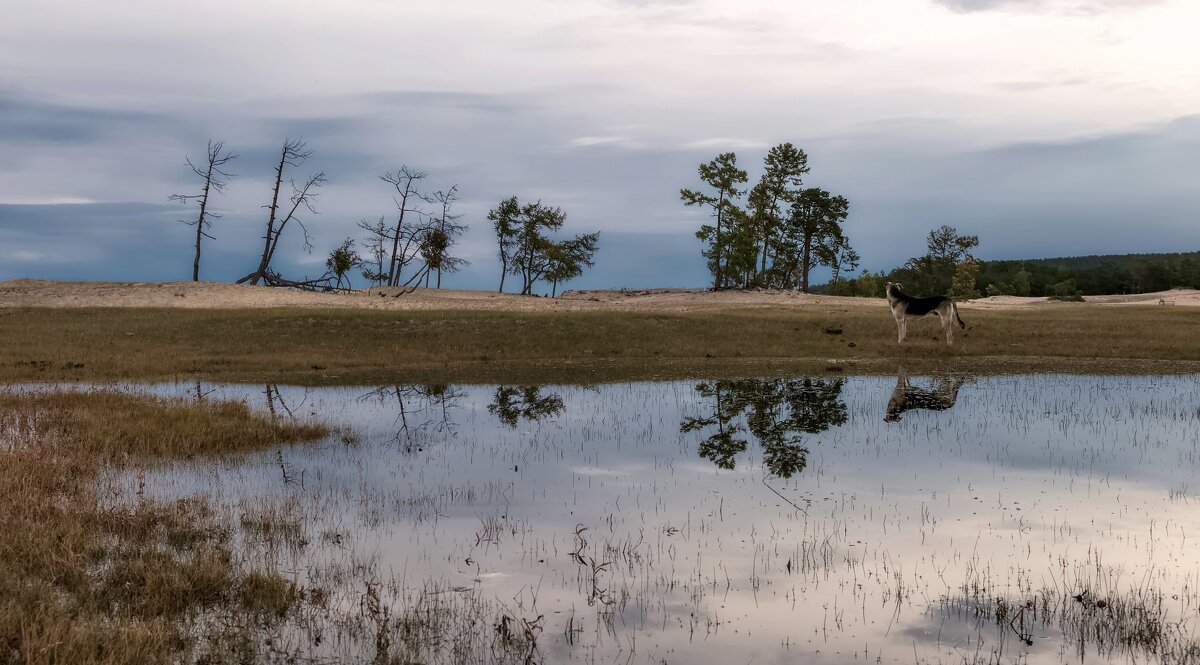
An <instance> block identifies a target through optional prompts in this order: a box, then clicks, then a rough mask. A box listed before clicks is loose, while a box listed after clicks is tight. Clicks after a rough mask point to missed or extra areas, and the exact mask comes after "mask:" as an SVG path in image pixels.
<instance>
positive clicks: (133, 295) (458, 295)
mask: <svg viewBox="0 0 1200 665" xmlns="http://www.w3.org/2000/svg"><path fill="white" fill-rule="evenodd" d="M1086 300H1087V301H1088V302H1092V303H1098V304H1106V305H1158V304H1160V301H1161V302H1163V303H1165V304H1169V305H1176V306H1200V291H1196V290H1175V291H1166V292H1162V293H1144V294H1139V295H1114V296H1088V297H1087V298H1086ZM1052 304H1054V303H1053V302H1052V301H1049V300H1048V299H1046V298H1020V297H1016V296H993V297H990V298H981V299H979V300H972V301H970V302H966V303H962V306H963V308H964V309H1023V308H1030V307H1039V306H1047V305H1052ZM804 305H825V306H835V307H855V308H858V307H882V306H883V300H882V299H870V298H844V297H838V296H821V295H806V294H802V293H796V292H794V291H773V290H762V291H758V290H755V291H719V292H713V291H708V290H705V289H638V290H620V291H568V292H566V293H564V294H562V295H561V296H559V297H557V298H538V297H529V296H518V295H514V294H509V293H495V292H490V291H464V290H457V289H417V290H416V291H413V292H410V293H401V292H400V291H399V290H398V289H392V288H374V289H364V290H361V291H354V292H352V293H317V292H311V291H301V290H298V289H287V288H274V287H268V286H248V285H235V284H229V283H226V282H78V281H52V280H33V279H17V280H10V281H6V282H0V308H3V307H182V308H194V309H251V308H270V307H313V308H342V307H346V308H361V309H382V310H399V311H404V310H431V309H439V310H441V309H468V310H496V311H523V312H528V311H605V310H610V311H664V312H672V311H674V312H679V311H695V310H705V309H730V308H758V307H763V308H771V307H797V306H804Z"/></svg>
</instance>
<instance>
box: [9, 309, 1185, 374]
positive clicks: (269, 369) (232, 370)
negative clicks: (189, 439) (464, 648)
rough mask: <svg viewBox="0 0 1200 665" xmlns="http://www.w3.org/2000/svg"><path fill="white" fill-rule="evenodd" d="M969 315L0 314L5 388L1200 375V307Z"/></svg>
mask: <svg viewBox="0 0 1200 665" xmlns="http://www.w3.org/2000/svg"><path fill="white" fill-rule="evenodd" d="M876 309H878V311H876ZM963 317H964V318H965V319H966V320H967V323H968V325H969V330H967V331H966V332H965V334H964V333H962V332H960V333H959V338H958V343H957V344H956V345H955V346H954V347H953V348H951V349H948V348H946V346H945V345H944V344H943V343H942V342H941V341H940V339H938V340H935V339H934V338H935V337H938V335H939V331H938V329H937V327H936V325H935V323H936V322H935V321H934V320H933V319H928V320H926V321H920V322H916V323H914V324H912V325H910V342H909V343H907V344H906V345H904V346H897V344H896V341H895V327H894V324H893V323H892V321H891V319H890V318H889V316H888V313H887V311H886V309H885V308H883V307H882V306H881V307H879V308H869V307H854V308H849V307H839V306H837V305H830V306H827V305H811V304H810V305H806V306H803V307H796V308H792V309H786V310H783V309H781V310H765V309H761V308H760V309H729V310H716V311H706V312H674V313H661V314H658V313H643V312H495V311H492V312H482V311H412V312H383V311H362V310H349V309H342V310H316V309H268V310H236V311H235V310H181V309H9V310H0V349H2V350H3V353H2V354H0V358H3V360H0V381H9V382H11V381H58V380H115V379H131V380H153V379H193V378H195V379H209V380H220V381H251V382H258V381H263V382H289V383H299V384H309V385H317V384H351V383H359V384H362V383H373V382H380V383H386V382H389V381H394V380H398V379H400V378H404V379H406V380H424V379H430V380H433V379H435V378H440V379H442V380H455V381H512V380H539V379H558V380H576V381H589V380H605V379H629V378H674V377H690V376H697V375H704V374H711V373H712V372H713V371H724V372H730V371H733V372H742V373H749V374H759V373H770V372H772V371H796V370H818V371H819V370H821V369H824V368H825V367H827V366H829V365H830V364H831V363H833V364H840V365H845V369H847V370H853V371H884V372H887V371H892V370H893V369H894V368H895V364H896V363H903V364H905V366H906V367H908V368H909V369H911V370H914V371H916V370H920V369H922V368H932V369H936V367H937V366H939V365H945V364H952V365H954V366H955V367H959V368H963V367H966V368H971V369H974V370H975V371H988V370H989V368H993V369H994V368H997V367H998V368H1001V369H1002V370H1003V369H1009V368H1012V369H1015V370H1017V371H1021V370H1022V369H1041V370H1047V369H1066V370H1077V369H1080V368H1081V366H1083V367H1082V368H1083V369H1084V370H1085V371H1086V370H1089V369H1090V368H1089V367H1087V365H1089V364H1092V365H1098V366H1099V368H1100V369H1101V370H1102V369H1103V368H1104V367H1105V366H1107V365H1113V366H1118V367H1121V368H1123V371H1147V370H1145V369H1143V368H1149V370H1148V371H1163V365H1162V363H1163V362H1168V363H1176V362H1185V363H1188V365H1186V368H1187V369H1190V370H1194V369H1195V368H1196V367H1200V346H1197V345H1195V344H1194V343H1192V340H1193V330H1194V326H1195V325H1196V323H1197V322H1198V320H1200V311H1193V310H1191V309H1187V308H1171V307H1136V306H1126V307H1121V308H1115V307H1110V306H1104V305H1090V304H1062V305H1047V306H1043V307H1038V308H1031V309H1023V310H1008V311H981V310H964V311H963ZM838 331H840V332H838ZM1129 360H1135V361H1139V362H1136V363H1129V362H1124V361H1129ZM1116 361H1121V362H1116Z"/></svg>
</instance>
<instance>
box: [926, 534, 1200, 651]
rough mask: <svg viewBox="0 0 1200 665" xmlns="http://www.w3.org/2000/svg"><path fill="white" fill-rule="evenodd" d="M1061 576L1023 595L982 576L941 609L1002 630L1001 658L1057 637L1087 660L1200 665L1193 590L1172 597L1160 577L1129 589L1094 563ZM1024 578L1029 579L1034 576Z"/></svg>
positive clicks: (1023, 586)
mask: <svg viewBox="0 0 1200 665" xmlns="http://www.w3.org/2000/svg"><path fill="white" fill-rule="evenodd" d="M1064 566H1065V564H1064ZM1060 572H1061V577H1060V578H1059V580H1058V581H1057V582H1056V583H1055V584H1053V585H1049V586H1034V585H1032V584H1029V583H1027V582H1024V583H1018V585H1017V586H1018V587H1019V588H1020V592H1019V594H1016V595H1014V594H1013V593H1012V592H1011V589H1009V590H1000V589H999V588H997V587H996V586H994V585H993V584H992V583H991V581H990V580H989V579H988V577H987V575H986V574H984V575H979V574H976V575H975V576H973V577H972V578H970V579H968V580H967V581H966V582H965V583H964V584H963V585H962V587H961V588H960V590H959V593H958V594H956V595H953V596H946V597H944V598H942V600H941V602H940V604H939V605H938V609H939V611H940V612H942V613H943V614H945V615H948V616H958V617H962V618H966V619H968V620H972V621H974V622H976V624H977V625H978V626H980V627H981V628H982V627H983V626H984V625H987V624H993V625H994V626H996V627H997V628H999V629H1000V630H999V633H998V634H999V635H1000V636H1001V637H1000V645H999V649H998V652H1003V651H1004V650H1005V644H1004V643H1005V642H1011V641H1015V642H1019V643H1023V644H1024V645H1026V646H1032V645H1033V644H1034V640H1035V639H1036V638H1038V637H1041V636H1043V635H1044V634H1046V633H1048V632H1050V633H1058V634H1059V635H1061V638H1062V644H1063V645H1064V649H1066V648H1068V645H1069V648H1071V649H1072V650H1073V651H1074V653H1075V654H1076V655H1077V656H1078V657H1079V658H1080V659H1081V660H1083V659H1084V657H1085V654H1087V653H1088V652H1092V653H1095V654H1098V655H1099V656H1100V657H1101V658H1102V659H1110V658H1114V657H1124V658H1126V659H1129V660H1131V661H1133V662H1137V661H1141V660H1147V661H1150V662H1163V663H1197V662H1200V638H1197V636H1196V635H1195V625H1194V621H1193V620H1192V619H1193V617H1194V616H1195V612H1196V609H1195V607H1196V605H1197V602H1198V601H1200V599H1198V598H1197V597H1196V595H1195V592H1194V591H1193V590H1192V589H1191V588H1189V587H1184V588H1182V589H1179V590H1178V591H1177V592H1175V593H1168V592H1166V591H1163V590H1162V589H1160V588H1158V587H1157V586H1155V585H1153V584H1151V583H1149V580H1151V579H1152V578H1154V577H1155V576H1154V575H1153V574H1152V573H1147V574H1146V575H1145V576H1144V577H1143V580H1142V583H1140V584H1134V585H1127V584H1124V583H1122V580H1121V571H1120V570H1117V569H1113V568H1111V567H1107V566H1103V565H1100V564H1099V563H1098V562H1097V561H1095V560H1093V559H1091V557H1090V556H1089V560H1087V561H1084V562H1080V563H1079V564H1077V565H1075V566H1073V567H1071V568H1066V567H1064V569H1063V570H1062V571H1060ZM1019 577H1021V578H1024V579H1026V580H1028V579H1029V576H1028V575H1027V574H1022V575H1020V576H1019ZM1008 651H1010V652H1011V651H1012V649H1011V647H1010V648H1008Z"/></svg>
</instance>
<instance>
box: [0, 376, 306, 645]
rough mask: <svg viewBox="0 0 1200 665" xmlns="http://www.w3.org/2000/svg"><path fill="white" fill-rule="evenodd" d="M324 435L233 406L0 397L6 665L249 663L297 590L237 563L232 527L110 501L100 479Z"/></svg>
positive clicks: (48, 395) (175, 510) (1, 613)
mask: <svg viewBox="0 0 1200 665" xmlns="http://www.w3.org/2000/svg"><path fill="white" fill-rule="evenodd" d="M327 433H328V432H327V429H326V427H324V426H323V425H320V424H316V423H304V422H293V421H289V422H275V421H272V420H271V419H269V418H267V417H265V416H262V415H259V414H256V413H254V412H252V411H251V410H250V409H249V408H248V407H247V406H246V405H245V404H241V403H231V402H214V401H204V402H184V401H180V400H172V399H162V398H155V397H148V396H138V395H130V394H120V393H115V392H87V393H80V392H58V391H43V392H35V393H25V394H21V393H3V394H0V497H3V500H2V501H0V533H2V534H3V537H2V538H0V662H12V663H18V662H19V663H162V662H171V661H174V660H177V659H178V658H179V657H180V656H181V655H182V654H190V655H191V658H189V659H188V660H196V659H197V658H199V659H202V660H203V661H204V662H232V661H238V660H241V661H254V660H257V659H258V657H259V656H260V655H261V654H258V653H257V652H256V648H257V647H256V645H261V644H262V640H261V639H259V632H260V631H264V630H269V628H270V626H271V625H272V622H273V621H274V620H276V619H277V618H279V617H282V615H283V614H285V613H286V612H288V610H289V608H291V607H292V606H293V605H294V604H295V603H296V602H297V600H298V598H299V596H300V593H301V590H299V589H297V588H296V586H295V585H294V584H293V582H291V581H290V580H289V579H288V578H287V577H286V576H284V575H280V574H279V573H278V572H277V571H274V570H268V569H262V568H258V567H255V566H246V565H243V563H242V558H241V557H240V556H239V553H238V552H236V551H234V549H233V546H232V533H233V525H232V524H230V520H229V518H228V517H227V516H221V515H217V514H214V512H213V511H212V510H210V508H209V507H208V505H207V504H206V503H205V502H203V501H202V500H197V499H186V500H180V501H174V502H158V501H151V500H137V501H134V502H132V503H129V502H116V503H115V505H114V502H113V501H112V497H111V496H110V495H108V494H107V493H106V492H105V491H104V490H103V489H102V485H103V484H102V483H100V482H98V479H99V476H100V475H101V474H102V472H104V471H106V470H111V471H117V472H119V471H121V470H123V469H132V468H136V467H144V466H147V465H153V464H156V463H161V462H165V461H169V460H172V459H179V458H184V457H192V456H201V455H227V454H238V453H246V452H250V451H255V450H261V449H263V448H266V447H269V446H273V445H278V444H280V443H283V442H293V441H302V440H310V439H315V438H318V437H322V436H324V435H326V434H327ZM197 662H200V661H197Z"/></svg>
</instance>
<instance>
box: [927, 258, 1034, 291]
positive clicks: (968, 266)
mask: <svg viewBox="0 0 1200 665" xmlns="http://www.w3.org/2000/svg"><path fill="white" fill-rule="evenodd" d="M978 277H979V262H978V261H976V260H975V259H967V260H966V261H963V262H962V263H960V264H958V268H957V269H956V270H955V271H954V280H953V281H952V282H951V283H950V292H949V293H948V294H946V295H948V296H949V297H950V299H951V300H957V301H959V302H962V301H964V300H974V299H975V298H978V297H979V291H978V290H976V288H975V280H976V279H977V278H978ZM1026 286H1028V283H1027V284H1026Z"/></svg>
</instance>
